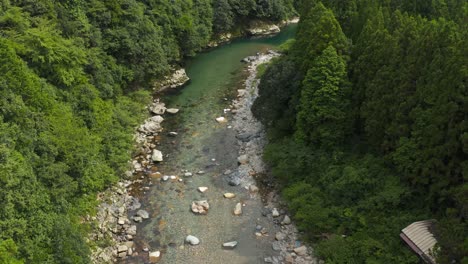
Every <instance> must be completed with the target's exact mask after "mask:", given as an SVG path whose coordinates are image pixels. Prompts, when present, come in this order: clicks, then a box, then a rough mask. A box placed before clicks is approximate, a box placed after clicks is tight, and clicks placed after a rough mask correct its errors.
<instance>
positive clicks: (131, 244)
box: [125, 241, 135, 255]
mask: <svg viewBox="0 0 468 264" xmlns="http://www.w3.org/2000/svg"><path fill="white" fill-rule="evenodd" d="M125 245H126V246H127V247H128V248H129V249H130V248H133V246H134V245H135V242H133V241H127V242H125ZM129 255H131V254H129Z"/></svg>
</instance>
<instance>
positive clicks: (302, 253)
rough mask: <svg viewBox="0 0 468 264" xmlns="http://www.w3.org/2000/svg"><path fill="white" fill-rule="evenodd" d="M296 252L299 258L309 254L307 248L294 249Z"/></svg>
mask: <svg viewBox="0 0 468 264" xmlns="http://www.w3.org/2000/svg"><path fill="white" fill-rule="evenodd" d="M294 252H295V253H296V254H297V255H299V256H304V255H306V254H307V248H306V246H300V247H297V248H295V249H294Z"/></svg>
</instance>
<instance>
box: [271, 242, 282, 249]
mask: <svg viewBox="0 0 468 264" xmlns="http://www.w3.org/2000/svg"><path fill="white" fill-rule="evenodd" d="M271 248H272V249H273V250H274V251H280V250H281V246H280V244H279V241H275V242H273V243H271Z"/></svg>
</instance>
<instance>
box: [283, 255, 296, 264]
mask: <svg viewBox="0 0 468 264" xmlns="http://www.w3.org/2000/svg"><path fill="white" fill-rule="evenodd" d="M284 261H286V263H287V264H292V263H294V258H293V257H292V256H291V254H287V255H286V257H285V258H284Z"/></svg>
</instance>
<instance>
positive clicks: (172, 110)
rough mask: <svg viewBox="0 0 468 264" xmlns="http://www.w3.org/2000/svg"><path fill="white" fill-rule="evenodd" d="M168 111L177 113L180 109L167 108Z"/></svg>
mask: <svg viewBox="0 0 468 264" xmlns="http://www.w3.org/2000/svg"><path fill="white" fill-rule="evenodd" d="M166 112H168V113H169V114H177V113H178V112H179V109H177V108H167V109H166Z"/></svg>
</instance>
